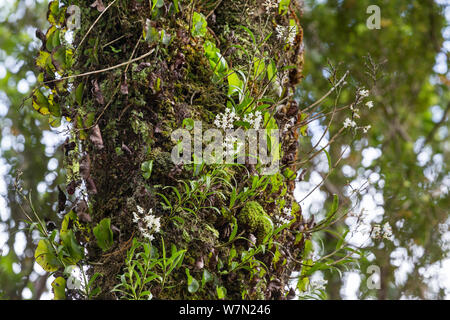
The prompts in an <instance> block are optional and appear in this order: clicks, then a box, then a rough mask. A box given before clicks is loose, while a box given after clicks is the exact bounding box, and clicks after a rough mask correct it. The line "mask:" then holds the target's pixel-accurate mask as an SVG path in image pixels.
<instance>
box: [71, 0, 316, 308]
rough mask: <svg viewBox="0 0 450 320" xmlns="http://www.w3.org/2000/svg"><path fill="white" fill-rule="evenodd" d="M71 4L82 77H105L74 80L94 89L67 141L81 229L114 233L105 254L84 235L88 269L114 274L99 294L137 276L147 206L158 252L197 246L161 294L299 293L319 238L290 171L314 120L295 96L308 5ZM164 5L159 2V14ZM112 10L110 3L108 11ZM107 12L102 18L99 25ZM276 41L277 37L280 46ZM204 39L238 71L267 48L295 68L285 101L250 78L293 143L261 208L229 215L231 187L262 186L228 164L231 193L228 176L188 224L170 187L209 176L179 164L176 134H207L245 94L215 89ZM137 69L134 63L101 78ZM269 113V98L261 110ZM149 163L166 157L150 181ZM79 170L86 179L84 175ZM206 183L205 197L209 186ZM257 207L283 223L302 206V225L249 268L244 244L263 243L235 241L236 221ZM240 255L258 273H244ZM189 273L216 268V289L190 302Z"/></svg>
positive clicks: (209, 286) (249, 172) (244, 232)
mask: <svg viewBox="0 0 450 320" xmlns="http://www.w3.org/2000/svg"><path fill="white" fill-rule="evenodd" d="M67 2H68V3H66V5H69V4H74V5H77V6H79V7H80V8H81V29H80V30H78V31H77V33H76V37H75V40H74V43H73V45H74V47H75V48H76V51H75V53H74V63H73V65H72V74H75V73H76V74H83V73H89V72H93V71H94V72H93V73H92V74H89V75H87V76H82V77H77V78H75V81H74V85H73V88H74V90H75V88H80V90H83V91H82V99H80V96H78V99H76V100H78V101H77V102H75V103H74V105H70V106H67V109H66V110H63V115H66V116H68V117H69V118H70V119H73V120H71V121H72V122H73V126H72V130H71V138H70V139H69V140H68V141H67V143H66V144H65V147H66V149H65V150H66V162H65V163H66V168H67V172H68V185H67V191H68V193H69V194H71V195H72V197H74V199H75V200H74V202H75V203H76V204H77V205H76V209H75V211H76V212H77V214H78V217H79V219H80V221H81V223H82V224H86V225H88V226H90V227H91V228H92V227H93V226H95V225H96V224H97V223H99V222H100V221H101V220H102V219H104V218H110V219H111V225H112V230H113V231H114V238H113V239H114V243H113V246H112V247H111V248H110V249H109V250H108V251H105V252H104V251H102V250H101V249H100V248H99V247H98V245H97V242H96V241H95V237H93V236H91V237H90V238H89V240H88V241H87V240H86V239H87V238H85V240H80V241H81V243H82V244H83V245H84V246H85V247H86V248H87V250H88V255H87V261H88V264H89V265H90V266H91V267H90V269H89V273H90V274H94V273H96V272H99V273H101V274H102V276H101V277H99V278H98V279H97V280H96V286H99V287H100V288H101V294H100V295H99V296H98V298H101V299H116V298H120V294H118V293H113V292H111V289H112V288H113V287H114V286H115V285H116V284H117V283H118V282H119V280H118V276H119V275H120V274H122V273H123V272H124V261H125V258H126V255H127V250H128V249H129V248H130V246H131V243H132V239H133V238H136V239H139V238H140V239H142V236H141V234H140V232H139V229H138V226H137V224H136V223H135V222H133V212H137V210H138V209H137V208H138V207H142V208H144V209H145V210H146V211H147V210H149V209H150V208H151V209H152V212H153V214H154V215H155V216H156V217H159V218H160V221H161V231H160V233H159V234H157V235H155V239H154V240H153V241H152V245H153V246H155V247H156V248H158V250H159V251H160V250H161V241H162V239H164V243H165V247H166V248H170V246H171V245H172V244H174V245H176V247H177V248H178V249H185V250H186V254H185V258H184V260H183V264H182V266H181V267H179V268H177V269H176V270H175V271H173V272H172V273H171V275H170V278H169V279H168V280H167V282H168V283H169V284H170V285H167V286H166V287H165V288H164V289H162V288H161V287H160V286H159V285H158V284H155V285H151V286H149V290H150V291H151V292H152V294H153V297H154V298H158V299H206V298H209V299H214V298H217V288H218V287H223V288H226V298H230V299H241V298H245V299H257V298H259V299H261V298H264V299H284V298H286V297H288V296H289V297H292V296H293V290H292V289H291V288H292V286H293V287H295V285H296V283H294V285H292V283H291V281H290V277H291V275H292V273H293V272H301V271H302V261H303V260H302V259H303V258H304V257H303V255H302V253H303V250H304V241H305V239H307V238H308V234H307V233H304V232H303V231H304V230H305V227H307V223H305V221H303V220H302V216H301V210H300V208H299V207H298V205H295V201H294V198H293V191H294V185H295V181H294V180H293V179H292V177H288V178H287V177H286V175H283V174H282V173H283V170H285V169H286V168H290V169H291V170H292V171H293V172H296V171H297V170H298V168H297V167H296V166H295V162H296V160H297V157H298V156H297V154H298V150H297V141H298V131H299V130H298V127H296V126H295V124H296V123H298V122H299V121H300V119H301V114H300V112H299V108H298V104H297V103H296V101H295V100H294V97H293V96H294V91H295V86H296V85H298V83H299V82H300V80H301V72H302V61H303V45H302V30H301V26H300V24H299V23H300V17H301V14H300V9H301V8H300V7H299V5H298V4H297V2H295V1H290V4H289V6H288V7H286V8H283V10H278V5H277V6H276V7H274V8H270V7H269V8H266V7H265V6H264V3H267V1H263V0H245V1H244V0H239V1H228V0H224V1H220V0H218V1H167V0H165V1H153V2H152V1H138V0H118V1H114V3H113V4H112V5H111V6H110V7H108V5H110V4H111V3H112V2H113V1H106V0H103V5H101V4H102V1H97V2H96V3H94V6H90V5H91V2H92V1H77V0H74V1H67ZM177 2H178V8H175V5H176V3H177ZM272 2H277V1H272ZM282 2H286V1H282ZM153 3H155V4H156V5H155V6H154V8H153V9H152V8H151V7H150V4H153ZM286 3H289V1H287V2H286ZM95 4H97V6H95ZM105 7H108V8H107V9H106V10H104V8H105ZM101 11H103V15H102V17H101V18H100V19H98V21H96V19H97V18H98V16H99V14H100V12H101ZM194 12H196V13H201V14H203V16H204V17H205V18H206V21H207V23H208V26H207V30H206V34H205V35H202V36H193V35H192V32H191V31H192V29H193V28H197V27H198V26H195V25H193V15H194ZM279 25H280V26H289V25H291V26H293V25H295V26H296V27H295V32H294V34H293V35H292V33H291V39H289V40H288V42H286V41H284V40H283V37H282V36H280V37H277V29H276V26H279ZM239 26H244V27H246V28H248V29H249V30H251V32H248V31H246V29H245V28H241V27H239ZM143 31H144V33H146V34H145V35H144V34H143ZM155 32H156V34H157V36H155ZM270 33H272V36H271V37H269V38H268V39H267V38H266V37H267V36H268V35H269V34H270ZM251 34H252V35H253V36H254V38H255V43H256V44H253V40H252V36H251ZM144 36H145V38H146V39H144ZM169 37H170V38H169ZM288 37H289V35H285V38H288ZM280 38H282V39H280ZM265 39H266V40H265ZM205 41H210V42H211V43H214V44H215V46H216V47H217V48H218V49H219V50H220V52H221V54H222V55H223V57H224V58H225V60H226V61H227V64H228V66H229V67H230V68H233V69H234V70H236V69H238V68H240V69H242V70H247V69H248V65H249V63H248V61H247V60H248V59H247V58H246V55H245V54H243V53H242V52H243V50H247V51H248V52H249V54H250V55H255V56H257V55H256V54H255V52H256V51H258V52H259V53H260V54H262V56H263V57H264V58H263V60H264V61H266V63H265V65H268V63H267V62H268V61H273V62H274V65H276V68H277V70H278V76H279V78H280V79H282V78H283V77H282V71H281V70H283V68H285V71H284V73H285V77H284V81H280V82H281V90H280V88H278V90H280V92H281V94H279V93H276V92H277V90H275V89H273V87H274V86H272V84H271V85H269V86H267V85H265V83H267V77H265V79H259V80H258V79H253V78H252V77H250V76H249V75H247V76H248V83H247V89H246V90H247V92H248V94H249V95H250V96H252V97H255V98H258V99H263V98H271V100H267V101H268V102H267V103H266V104H267V112H268V113H269V114H273V116H274V118H275V120H276V123H277V126H278V128H280V129H283V128H286V130H284V131H283V130H282V132H283V135H282V137H281V151H282V153H281V170H280V173H278V174H276V175H273V176H271V177H267V179H268V181H269V183H268V185H267V187H266V188H260V189H259V190H256V192H255V194H254V195H252V197H251V199H246V200H245V201H244V202H242V203H236V204H235V205H234V206H231V207H230V197H231V194H232V189H233V188H235V190H236V192H237V193H238V194H239V193H241V192H243V190H244V188H246V187H250V188H251V186H252V181H253V177H254V176H258V175H257V172H256V170H255V168H254V166H252V165H245V166H241V167H235V166H229V167H227V168H225V169H224V172H226V173H227V174H228V176H226V174H225V175H224V176H220V177H221V178H223V179H224V180H225V181H230V182H235V183H234V184H233V187H232V188H230V187H228V186H227V184H226V183H225V182H224V183H220V182H218V181H221V180H218V179H217V180H213V186H212V190H213V191H214V192H212V193H211V194H208V198H207V199H206V202H207V205H204V206H202V207H200V208H195V209H193V211H195V212H188V211H183V210H180V211H177V213H176V214H175V215H176V216H178V217H179V218H181V219H178V218H177V219H170V218H169V212H170V210H167V207H165V206H163V205H162V204H161V203H164V201H163V198H162V197H161V196H159V195H158V193H161V194H163V195H164V196H165V197H166V198H167V199H168V201H169V202H172V203H175V202H176V201H177V200H176V199H177V195H176V193H175V192H173V189H172V188H164V187H167V186H173V187H176V188H178V190H180V193H183V192H182V190H184V191H185V189H184V184H183V183H182V182H181V181H186V182H188V184H189V183H190V181H197V182H201V181H203V180H201V179H202V174H198V175H197V176H194V175H193V172H192V168H191V167H190V166H187V165H184V166H183V165H178V166H175V165H174V164H173V162H172V161H171V157H170V153H171V151H172V148H173V147H174V141H172V139H171V133H172V132H173V131H174V130H176V129H178V128H181V127H182V124H183V120H184V119H186V118H191V119H194V120H201V121H202V122H203V124H204V127H206V128H208V127H212V124H213V121H214V118H215V116H216V115H217V114H218V113H221V112H224V110H225V108H226V107H227V103H228V102H229V100H230V99H234V100H236V99H237V98H236V97H235V98H230V97H229V96H227V85H226V84H227V83H226V81H225V82H223V81H222V82H217V81H213V78H214V72H215V70H213V68H212V67H211V65H210V62H209V61H208V57H207V56H206V55H205V50H204V43H205ZM149 52H151V54H149V55H147V56H145V55H146V54H147V53H149ZM142 56H144V58H142V59H139V57H142ZM257 57H258V56H257ZM133 59H135V60H133ZM127 61H134V62H132V63H130V64H125V65H123V66H121V67H118V68H111V69H110V70H107V71H103V72H95V71H96V70H102V69H106V68H109V67H112V66H117V65H120V64H123V63H124V62H127ZM252 67H254V65H253V66H252ZM286 67H287V68H286ZM80 84H82V85H81V86H80ZM272 97H276V99H275V98H272ZM280 101H281V102H280ZM235 102H236V101H235ZM263 104H264V103H263V102H261V101H259V100H256V103H255V105H257V106H258V105H263ZM148 161H153V166H152V171H151V176H150V178H148V179H146V177H144V175H143V171H142V169H141V166H142V164H143V163H145V162H147V163H148ZM78 162H79V164H80V170H79V171H77V170H76V168H75V167H76V163H78ZM202 170H204V174H205V175H208V174H211V171H208V170H213V169H211V168H208V167H205V168H204V169H202ZM284 172H289V171H284ZM221 174H222V173H221ZM201 183H202V182H201ZM201 183H200V188H203V187H204V188H206V186H203V187H202V185H201ZM77 190H78V191H77ZM80 190H81V193H80ZM83 190H85V192H86V195H85V196H83V195H82V194H83ZM77 195H78V196H77ZM184 195H185V194H181V196H184ZM250 201H257V202H258V203H259V204H260V205H261V206H262V207H263V208H264V210H265V212H266V213H267V215H268V216H269V217H271V219H272V220H273V221H275V216H281V215H283V213H282V209H281V208H282V207H283V206H284V207H289V208H291V207H292V208H295V209H294V212H293V216H292V217H290V218H289V219H294V218H295V222H294V223H291V224H290V225H289V226H288V227H287V228H286V229H285V230H283V231H281V232H280V233H278V234H277V235H276V236H274V237H272V238H271V239H270V241H268V242H267V243H265V246H264V248H263V250H259V251H258V253H257V254H256V255H255V256H254V257H252V258H251V259H250V260H251V261H253V262H251V261H250V260H249V261H245V259H243V258H242V253H244V252H249V250H250V249H252V248H253V249H254V250H256V247H257V246H258V245H257V244H252V243H251V241H247V240H245V239H244V238H246V239H251V238H252V235H250V232H249V230H248V229H246V226H244V225H239V226H238V229H237V235H238V236H239V237H238V236H237V237H236V238H235V240H233V241H231V242H230V241H228V240H229V237H230V234H231V233H232V232H233V229H234V224H235V223H236V219H235V218H236V217H238V214H239V213H240V212H241V210H242V208H243V207H245V206H246V203H248V202H250ZM166 206H167V205H166ZM212 207H214V208H217V209H218V210H216V209H212ZM90 220H92V221H90ZM261 240H262V239H258V242H261ZM234 255H235V257H234V258H233V256H234ZM230 257H231V260H230ZM233 259H234V260H235V262H236V263H237V265H239V266H245V268H235V269H234V268H233V267H231V265H232V263H233V261H232V260H233ZM252 259H255V260H252ZM250 262H251V263H252V264H251V263H250ZM234 266H236V264H234ZM186 269H188V270H189V273H190V275H192V276H193V277H194V278H195V279H197V280H198V281H199V282H200V281H201V280H200V279H202V275H203V273H204V270H207V271H208V272H209V274H211V275H212V279H213V281H210V282H208V283H206V284H205V285H204V286H203V287H201V288H200V289H199V290H197V291H196V292H195V293H190V292H189V291H188V289H187V277H186ZM152 283H153V282H152ZM289 293H290V294H289Z"/></svg>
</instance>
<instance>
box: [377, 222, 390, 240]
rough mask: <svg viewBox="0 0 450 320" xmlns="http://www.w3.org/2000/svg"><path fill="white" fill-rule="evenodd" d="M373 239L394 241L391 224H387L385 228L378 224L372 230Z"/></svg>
mask: <svg viewBox="0 0 450 320" xmlns="http://www.w3.org/2000/svg"><path fill="white" fill-rule="evenodd" d="M372 237H373V238H374V239H383V238H384V239H386V240H391V241H392V237H393V235H392V228H391V226H390V225H389V222H386V223H385V224H384V225H383V226H381V225H379V224H376V225H374V227H373V229H372Z"/></svg>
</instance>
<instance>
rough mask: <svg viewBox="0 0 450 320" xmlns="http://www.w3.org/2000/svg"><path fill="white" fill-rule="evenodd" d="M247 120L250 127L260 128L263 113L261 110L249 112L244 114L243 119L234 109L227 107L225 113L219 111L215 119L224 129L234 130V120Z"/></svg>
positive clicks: (215, 123)
mask: <svg viewBox="0 0 450 320" xmlns="http://www.w3.org/2000/svg"><path fill="white" fill-rule="evenodd" d="M241 120H242V121H245V122H248V123H249V124H250V127H251V128H253V129H255V130H259V129H260V128H261V123H262V114H261V111H256V112H254V113H248V114H246V115H244V117H243V118H242V119H241V117H239V116H238V115H237V114H236V113H235V112H234V110H231V109H230V108H226V109H225V112H224V113H219V114H217V115H216V118H215V120H214V125H215V126H216V127H217V128H219V129H222V130H224V131H225V130H232V129H234V122H236V121H241Z"/></svg>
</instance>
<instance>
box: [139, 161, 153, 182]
mask: <svg viewBox="0 0 450 320" xmlns="http://www.w3.org/2000/svg"><path fill="white" fill-rule="evenodd" d="M152 170H153V160H149V161H145V162H143V163H142V164H141V171H142V176H143V177H144V179H149V178H150V176H151V175H152Z"/></svg>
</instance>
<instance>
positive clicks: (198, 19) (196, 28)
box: [191, 12, 208, 37]
mask: <svg viewBox="0 0 450 320" xmlns="http://www.w3.org/2000/svg"><path fill="white" fill-rule="evenodd" d="M207 25H208V23H207V22H206V18H205V16H204V15H203V14H201V13H198V12H194V16H193V17H192V30H191V34H192V36H193V37H204V36H205V35H206V32H207V29H206V27H207Z"/></svg>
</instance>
